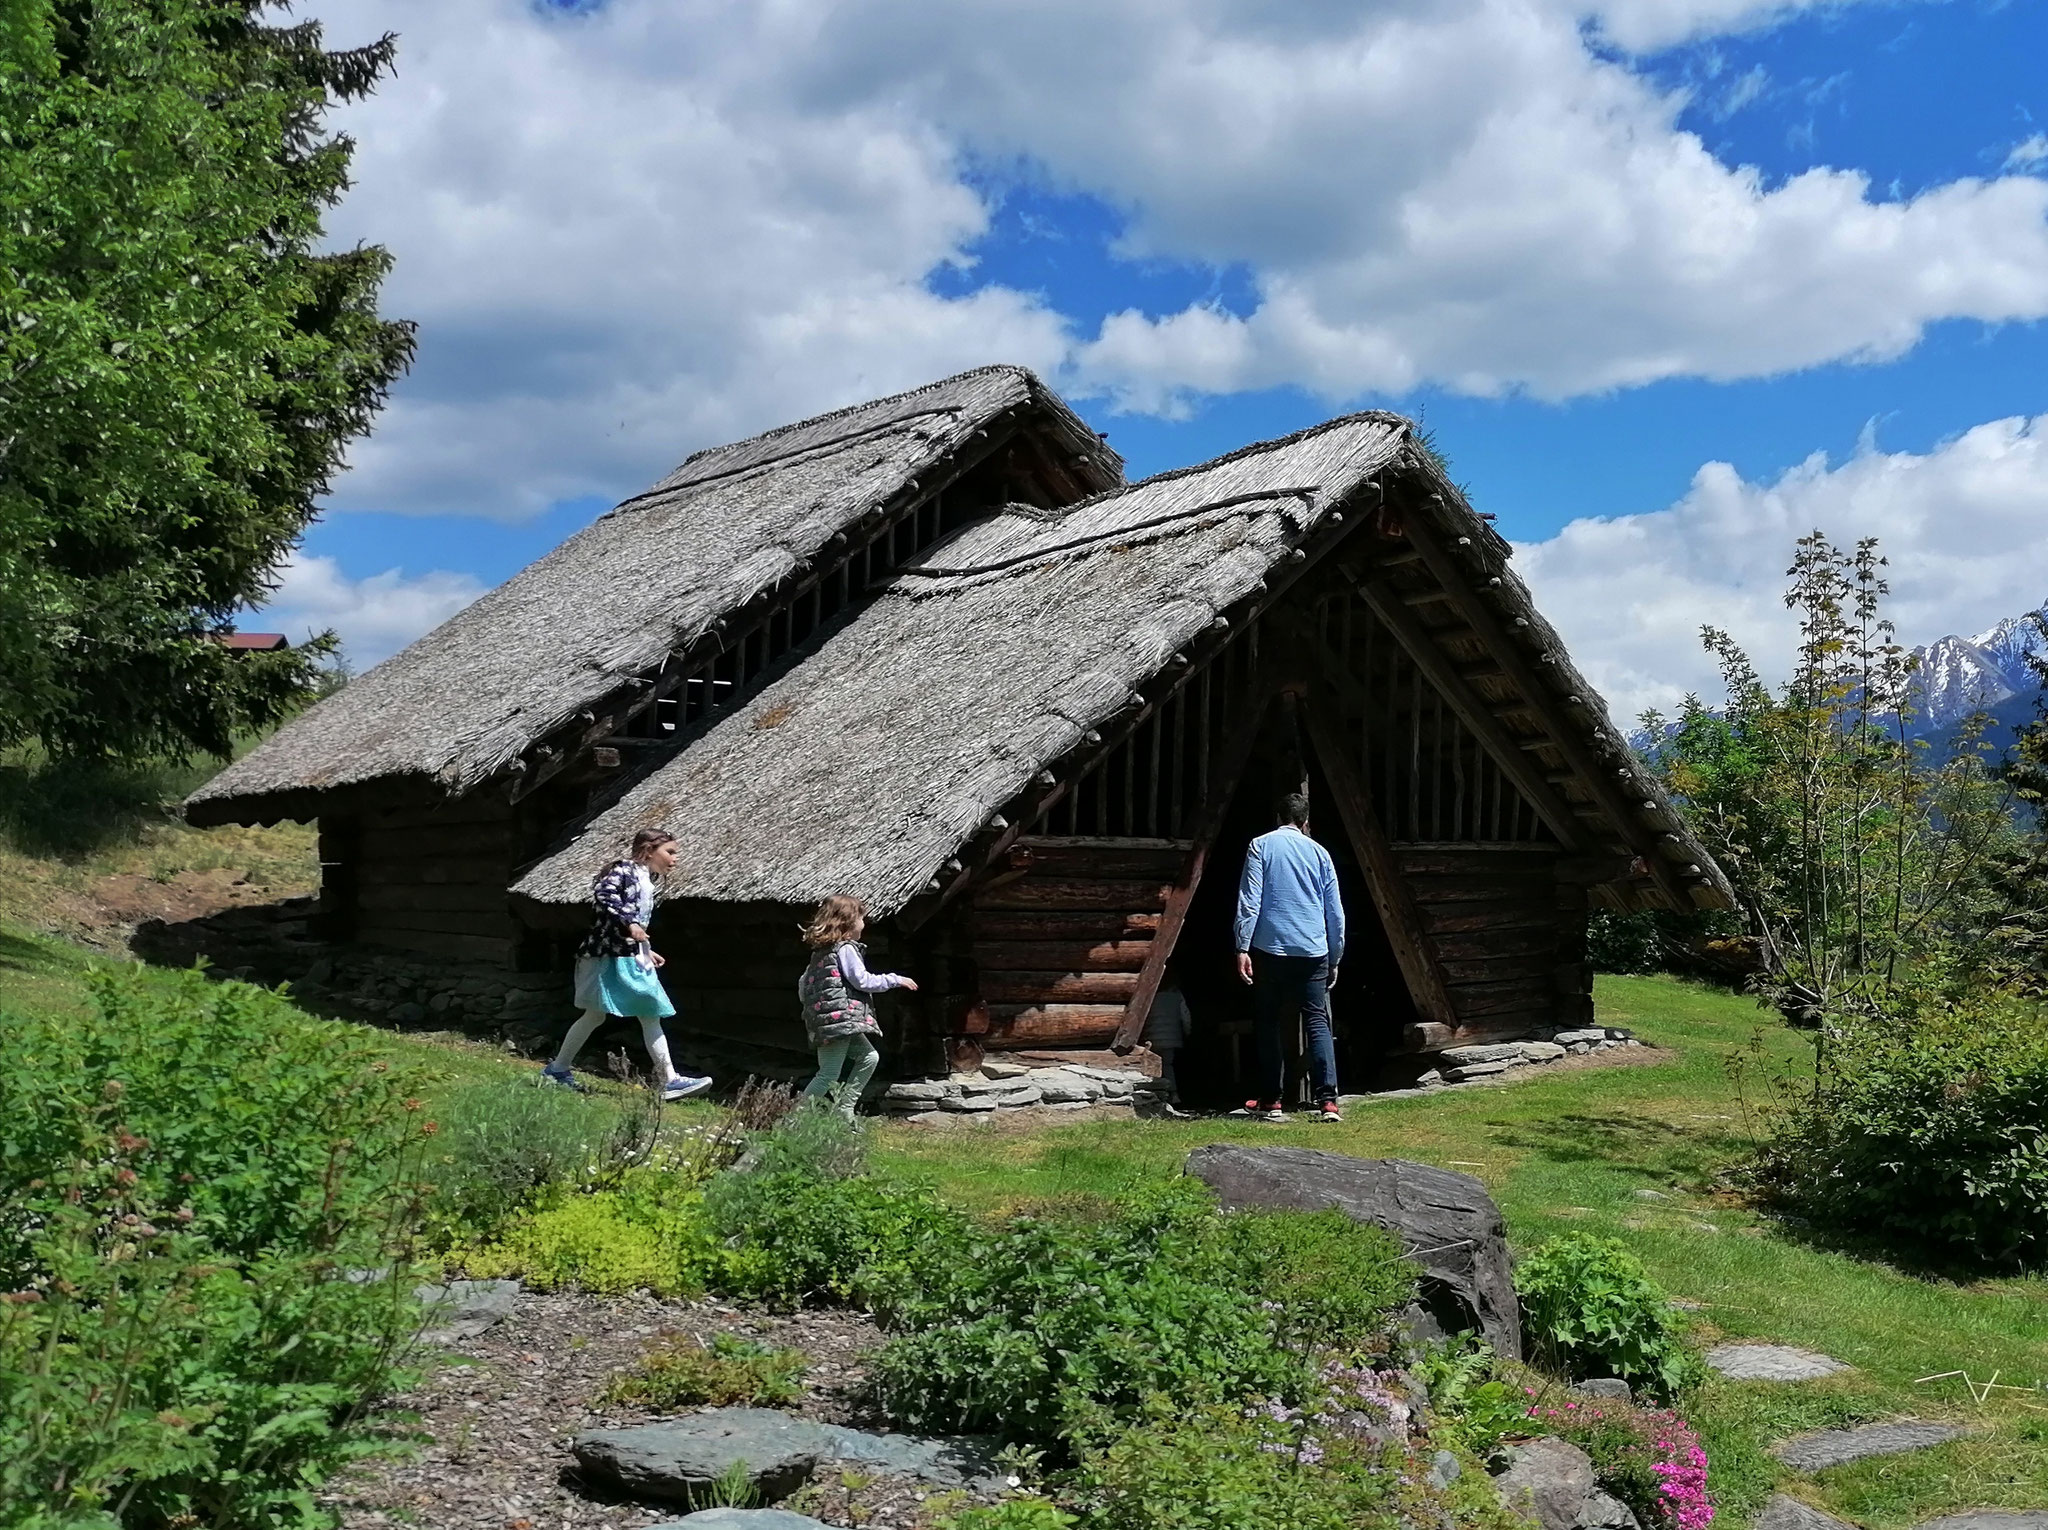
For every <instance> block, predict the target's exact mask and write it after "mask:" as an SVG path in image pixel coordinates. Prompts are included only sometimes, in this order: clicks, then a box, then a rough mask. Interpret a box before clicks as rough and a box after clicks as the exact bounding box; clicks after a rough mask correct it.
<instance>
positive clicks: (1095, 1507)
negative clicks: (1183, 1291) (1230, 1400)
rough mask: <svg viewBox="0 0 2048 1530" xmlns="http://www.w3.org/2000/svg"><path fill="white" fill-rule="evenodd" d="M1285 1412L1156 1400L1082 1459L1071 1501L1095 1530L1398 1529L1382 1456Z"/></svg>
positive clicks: (1391, 1484) (1393, 1479) (1392, 1489)
mask: <svg viewBox="0 0 2048 1530" xmlns="http://www.w3.org/2000/svg"><path fill="white" fill-rule="evenodd" d="M1283 1412H1284V1410H1267V1409H1247V1408H1245V1407H1242V1406H1238V1405H1226V1404H1222V1403H1212V1404H1208V1405H1205V1406H1202V1407H1197V1408H1187V1407H1184V1406H1181V1405H1178V1404H1173V1403H1169V1402H1167V1401H1165V1400H1164V1399H1155V1400H1154V1401H1153V1402H1152V1403H1151V1404H1150V1405H1149V1406H1148V1407H1147V1409H1146V1410H1145V1414H1144V1416H1143V1418H1142V1419H1141V1420H1140V1421H1139V1422H1138V1423H1137V1425H1136V1426H1135V1427H1133V1428H1130V1429H1127V1430H1124V1431H1122V1432H1120V1433H1119V1434H1118V1436H1117V1437H1116V1438H1115V1439H1114V1440H1113V1441H1112V1442H1110V1443H1108V1444H1107V1445H1105V1446H1104V1447H1103V1448H1101V1449H1097V1450H1092V1451H1090V1452H1089V1453H1088V1454H1087V1456H1086V1457H1085V1458H1084V1459H1083V1461H1082V1464H1081V1468H1080V1470H1079V1472H1078V1473H1077V1474H1076V1476H1077V1483H1076V1491H1077V1496H1078V1497H1080V1498H1081V1499H1082V1500H1083V1501H1085V1502H1086V1503H1087V1504H1088V1506H1089V1508H1090V1509H1091V1510H1092V1513H1091V1514H1090V1516H1089V1523H1090V1525H1091V1526H1093V1527H1096V1530H1367V1527H1380V1526H1385V1527H1388V1530H1392V1527H1393V1526H1396V1525H1398V1524H1400V1523H1401V1522H1402V1520H1401V1517H1400V1515H1399V1514H1398V1512H1397V1503H1396V1492H1397V1488H1396V1477H1395V1474H1394V1473H1392V1472H1388V1471H1385V1470H1381V1469H1378V1468H1379V1467H1380V1461H1381V1451H1380V1450H1378V1449H1376V1448H1373V1447H1371V1446H1368V1445H1365V1444H1362V1443H1360V1442H1357V1441H1352V1440H1339V1439H1331V1438H1329V1437H1327V1436H1321V1435H1317V1434H1315V1433H1314V1432H1312V1431H1309V1430H1306V1429H1304V1428H1303V1427H1302V1426H1301V1424H1300V1423H1299V1422H1298V1421H1296V1420H1294V1419H1291V1418H1288V1417H1284V1416H1276V1414H1281V1413H1283Z"/></svg>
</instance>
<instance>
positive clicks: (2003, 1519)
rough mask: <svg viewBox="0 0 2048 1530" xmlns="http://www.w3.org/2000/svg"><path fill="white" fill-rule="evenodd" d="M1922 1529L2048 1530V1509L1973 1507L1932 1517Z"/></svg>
mask: <svg viewBox="0 0 2048 1530" xmlns="http://www.w3.org/2000/svg"><path fill="white" fill-rule="evenodd" d="M1920 1530H2048V1509H1972V1510H1970V1511H1969V1513H1967V1514H1944V1515H1943V1516H1942V1517H1941V1518H1940V1519H1930V1520H1929V1521H1927V1523H1926V1524H1924V1525H1922V1526H1920Z"/></svg>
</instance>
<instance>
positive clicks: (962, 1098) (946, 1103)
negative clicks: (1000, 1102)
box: [939, 1094, 996, 1111]
mask: <svg viewBox="0 0 2048 1530" xmlns="http://www.w3.org/2000/svg"><path fill="white" fill-rule="evenodd" d="M995 1108H996V1100H995V1097H994V1096H993V1095H987V1094H949V1095H947V1096H946V1097H945V1098H944V1099H943V1100H941V1101H939V1109H941V1110H955V1111H980V1110H994V1109H995Z"/></svg>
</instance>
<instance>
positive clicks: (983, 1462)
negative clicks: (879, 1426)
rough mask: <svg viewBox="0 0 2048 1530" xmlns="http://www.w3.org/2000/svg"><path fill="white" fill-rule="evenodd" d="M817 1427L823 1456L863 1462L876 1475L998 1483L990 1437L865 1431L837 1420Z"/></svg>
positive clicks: (986, 1486)
mask: <svg viewBox="0 0 2048 1530" xmlns="http://www.w3.org/2000/svg"><path fill="white" fill-rule="evenodd" d="M822 1427H823V1429H824V1433H825V1438H826V1445H827V1449H826V1459H828V1460H832V1461H844V1462H847V1463H848V1464H850V1465H853V1466H863V1467H866V1468H868V1469H869V1470H870V1471H872V1472H874V1473H876V1474H878V1475H885V1476H891V1477H916V1478H918V1479H919V1480H920V1481H924V1482H929V1483H932V1484H933V1485H934V1486H937V1487H942V1488H972V1489H975V1490H977V1491H982V1492H991V1491H993V1490H994V1489H995V1488H997V1487H998V1486H1000V1485H1001V1476H1000V1474H999V1473H998V1472H997V1470H996V1458H995V1451H996V1446H995V1443H994V1442H993V1441H990V1440H981V1439H976V1438H972V1437H964V1438H960V1439H952V1440H926V1439H919V1438H918V1437H917V1436H915V1435H909V1434H869V1433H867V1432H866V1431H864V1430H860V1429H848V1428H845V1427H843V1426H842V1425H839V1424H826V1425H824V1426H822Z"/></svg>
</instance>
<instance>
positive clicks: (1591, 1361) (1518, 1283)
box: [1515, 1233, 1702, 1398]
mask: <svg viewBox="0 0 2048 1530" xmlns="http://www.w3.org/2000/svg"><path fill="white" fill-rule="evenodd" d="M1515 1290H1516V1293H1517V1294H1518V1295H1519V1296H1520V1297H1521V1300H1522V1327H1523V1329H1524V1331H1525V1333H1526V1335H1527V1337H1528V1340H1529V1346H1530V1351H1531V1353H1532V1355H1533V1356H1534V1357H1535V1358H1536V1360H1537V1361H1538V1362H1539V1363H1541V1364H1543V1365H1546V1366H1549V1367H1550V1368H1551V1369H1553V1370H1556V1371H1559V1372H1561V1373H1562V1374H1564V1375H1567V1376H1570V1377H1573V1378H1574V1379H1578V1378H1583V1377H1587V1376H1619V1377H1621V1379H1622V1380H1624V1381H1626V1382H1628V1383H1629V1385H1631V1386H1633V1387H1640V1388H1642V1389H1644V1390H1646V1391H1648V1392H1650V1393H1651V1394H1652V1395H1654V1396H1657V1397H1664V1398H1669V1397H1671V1396H1672V1395H1673V1394H1674V1393H1676V1392H1678V1391H1680V1390H1681V1389H1683V1388H1685V1387H1688V1386H1691V1385H1693V1384H1694V1383H1695V1382H1697V1381H1698V1380H1699V1378H1700V1376H1701V1374H1702V1370H1701V1363H1700V1359H1699V1357H1698V1356H1697V1355H1695V1354H1694V1353H1693V1352H1692V1350H1691V1349H1690V1348H1689V1347H1688V1346H1687V1344H1686V1342H1685V1335H1684V1332H1683V1331H1682V1330H1681V1328H1680V1327H1679V1324H1678V1319H1677V1315H1676V1314H1675V1313H1674V1312H1673V1310H1672V1308H1671V1305H1670V1303H1669V1302H1668V1301H1667V1300H1666V1299H1665V1296H1664V1293H1663V1292H1662V1291H1660V1290H1659V1289H1658V1288H1657V1287H1656V1285H1655V1284H1654V1283H1652V1281H1651V1280H1650V1278H1649V1276H1648V1275H1646V1274H1645V1273H1644V1271H1643V1267H1642V1265H1641V1264H1640V1263H1639V1262H1638V1261H1637V1260H1636V1257H1635V1256H1634V1255H1633V1254H1631V1253H1630V1252H1629V1251H1628V1250H1627V1249H1626V1248H1625V1247H1623V1246H1622V1245H1621V1244H1620V1243H1618V1242H1616V1241H1615V1240H1613V1239H1611V1238H1594V1237H1589V1236H1587V1235H1586V1234H1583V1233H1570V1234H1567V1235H1566V1236H1564V1237H1562V1238H1553V1239H1551V1241H1550V1242H1548V1243H1546V1244H1544V1245H1543V1246H1542V1247H1541V1248H1539V1249H1537V1250H1536V1252H1535V1253H1533V1254H1531V1255H1529V1256H1528V1257H1527V1258H1526V1259H1524V1260H1523V1261H1522V1262H1521V1263H1520V1264H1518V1265H1517V1266H1516V1267H1515Z"/></svg>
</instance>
